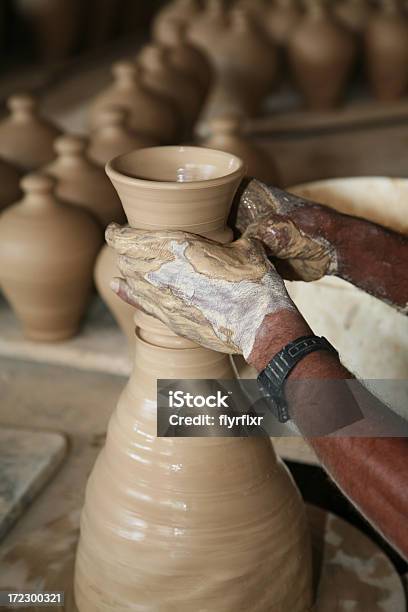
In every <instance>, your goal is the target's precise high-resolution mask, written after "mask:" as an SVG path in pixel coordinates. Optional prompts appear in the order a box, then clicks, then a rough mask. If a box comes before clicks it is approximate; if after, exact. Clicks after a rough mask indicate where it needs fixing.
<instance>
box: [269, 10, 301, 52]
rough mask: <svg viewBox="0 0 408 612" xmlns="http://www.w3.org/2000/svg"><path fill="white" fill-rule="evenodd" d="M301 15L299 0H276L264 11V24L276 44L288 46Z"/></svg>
mask: <svg viewBox="0 0 408 612" xmlns="http://www.w3.org/2000/svg"><path fill="white" fill-rule="evenodd" d="M301 16H302V13H301V10H300V7H299V2H298V0H275V1H274V2H273V4H272V6H271V7H270V8H269V9H267V10H266V11H265V13H264V16H263V25H264V27H265V29H266V31H267V32H268V34H269V35H270V37H271V39H272V41H273V42H274V43H275V44H276V45H278V46H279V47H286V45H287V43H288V41H289V37H290V35H291V34H292V32H293V30H294V29H295V27H296V25H297V24H298V22H299V20H300V19H301Z"/></svg>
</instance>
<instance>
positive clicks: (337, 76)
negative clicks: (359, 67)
mask: <svg viewBox="0 0 408 612" xmlns="http://www.w3.org/2000/svg"><path fill="white" fill-rule="evenodd" d="M288 51H289V61H290V64H291V66H292V71H293V74H294V77H295V80H296V82H297V84H298V86H299V89H300V91H301V92H302V94H303V97H304V98H305V101H306V103H307V104H308V106H310V107H311V108H315V109H325V108H331V107H333V106H336V105H337V104H338V103H339V101H340V99H341V98H342V96H343V95H344V94H345V90H346V86H347V80H348V77H349V74H350V70H351V68H352V65H353V60H354V58H355V45H354V39H353V35H352V34H351V33H350V32H348V31H347V30H346V29H345V28H343V27H342V26H341V25H339V24H338V23H337V22H336V21H335V20H334V19H333V17H332V16H331V15H330V13H329V12H328V11H327V10H326V9H325V7H324V3H323V0H311V4H310V6H309V13H308V14H306V16H305V17H304V18H303V19H302V20H301V21H300V22H299V24H298V26H297V27H296V29H295V30H294V32H293V33H292V36H291V37H290V41H289V47H288Z"/></svg>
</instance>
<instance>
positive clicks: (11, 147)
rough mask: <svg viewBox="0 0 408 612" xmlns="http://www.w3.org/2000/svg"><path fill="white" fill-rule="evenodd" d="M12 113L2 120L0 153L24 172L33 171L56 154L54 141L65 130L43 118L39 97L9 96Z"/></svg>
mask: <svg viewBox="0 0 408 612" xmlns="http://www.w3.org/2000/svg"><path fill="white" fill-rule="evenodd" d="M7 105H8V107H9V109H10V115H9V116H8V117H6V118H5V119H3V120H2V121H1V122H0V155H1V156H2V157H3V158H4V159H6V160H7V161H9V162H11V163H12V164H14V165H15V166H17V167H18V168H19V169H20V170H21V171H22V172H30V171H31V170H35V169H37V168H39V167H41V166H43V165H44V164H47V163H48V162H49V161H51V160H52V159H53V157H54V140H55V139H56V138H57V136H59V134H61V131H60V130H59V129H58V128H57V127H55V126H54V125H53V124H52V123H50V122H49V121H47V120H46V119H44V118H43V117H40V115H39V113H38V110H37V102H36V100H35V98H33V97H32V96H29V95H25V94H24V95H16V96H12V97H11V98H9V99H8V101H7Z"/></svg>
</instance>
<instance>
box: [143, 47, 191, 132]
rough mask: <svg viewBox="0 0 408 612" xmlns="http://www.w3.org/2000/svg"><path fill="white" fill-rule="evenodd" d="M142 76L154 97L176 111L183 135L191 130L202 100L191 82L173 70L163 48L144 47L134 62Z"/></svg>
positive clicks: (188, 77) (181, 73)
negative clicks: (168, 101)
mask: <svg viewBox="0 0 408 612" xmlns="http://www.w3.org/2000/svg"><path fill="white" fill-rule="evenodd" d="M137 61H138V63H139V64H140V66H141V67H142V69H143V70H144V73H145V82H146V84H147V85H148V86H149V87H150V89H152V91H154V92H156V93H157V94H159V95H161V96H163V97H164V98H167V99H168V100H170V101H171V103H172V104H174V106H175V107H176V108H177V110H178V111H179V113H180V114H181V117H182V120H183V130H184V135H188V134H190V133H191V130H192V128H193V126H194V124H195V122H196V121H197V119H198V116H199V114H200V112H201V108H202V104H203V97H202V94H201V92H200V89H199V87H197V85H196V83H195V81H194V79H192V78H191V77H190V76H186V74H185V73H183V72H180V71H179V70H177V69H176V68H174V67H173V66H172V65H171V63H170V61H169V58H168V57H167V51H166V49H165V47H161V46H159V45H154V44H151V45H147V46H146V47H144V48H143V49H142V51H141V52H140V53H139V55H138V58H137Z"/></svg>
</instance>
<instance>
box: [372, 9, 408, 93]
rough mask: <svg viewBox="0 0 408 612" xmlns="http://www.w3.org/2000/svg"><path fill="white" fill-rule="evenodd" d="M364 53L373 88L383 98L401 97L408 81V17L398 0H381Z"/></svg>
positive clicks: (373, 17) (373, 18) (374, 15)
mask: <svg viewBox="0 0 408 612" xmlns="http://www.w3.org/2000/svg"><path fill="white" fill-rule="evenodd" d="M365 53H366V63H367V71H368V75H369V79H370V81H371V86H372V89H373V92H374V94H375V96H376V97H377V98H379V99H380V100H385V101H387V100H396V99H398V98H400V97H401V96H402V95H403V94H404V93H405V92H406V89H407V85H408V19H407V18H406V17H405V16H404V15H403V13H402V11H401V10H400V8H399V5H398V2H397V0H382V2H381V10H379V11H378V12H376V13H374V14H373V15H372V17H371V19H370V20H369V23H368V26H367V29H366V32H365Z"/></svg>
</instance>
